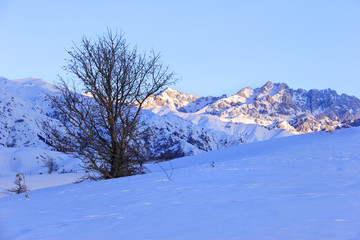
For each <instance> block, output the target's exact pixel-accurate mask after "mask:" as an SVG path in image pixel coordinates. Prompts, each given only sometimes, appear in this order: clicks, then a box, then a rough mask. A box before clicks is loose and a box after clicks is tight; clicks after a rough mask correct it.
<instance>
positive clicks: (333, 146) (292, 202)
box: [0, 128, 360, 240]
mask: <svg viewBox="0 0 360 240" xmlns="http://www.w3.org/2000/svg"><path fill="white" fill-rule="evenodd" d="M359 146H360V128H350V129H341V130H337V131H333V132H332V133H326V132H316V133H310V134H303V135H299V136H291V137H288V138H279V139H271V140H269V141H262V142H255V143H250V144H242V145H240V146H235V147H230V148H226V149H221V150H217V151H212V152H207V153H203V154H198V155H196V156H190V157H185V158H180V159H175V160H172V161H171V163H172V165H170V163H169V162H163V163H160V164H161V167H162V168H164V170H165V171H167V172H168V174H170V173H171V166H173V168H174V171H173V174H172V175H171V180H168V178H167V176H166V174H165V172H164V171H163V170H162V169H161V168H160V166H159V164H153V165H148V168H149V169H150V170H151V173H149V174H145V175H137V176H132V177H126V178H120V179H112V180H105V181H97V182H83V183H80V184H68V185H63V186H57V187H52V188H44V189H39V190H33V191H30V193H29V195H30V198H28V199H26V198H25V197H24V194H21V195H13V196H9V197H5V198H0V206H1V207H0V238H1V239H2V240H13V239H14V240H15V239H16V240H22V239H74V240H75V239H109V240H112V239H114V240H115V239H174V240H175V239H179V240H180V239H246V240H248V239H261V240H270V239H278V240H288V239H309V240H318V239H329V240H338V239H359V237H360V228H359V223H360V203H359V196H360V195H359V193H360V178H359V174H360V147H359ZM59 176H62V175H57V174H56V175H53V174H52V175H41V176H39V175H37V176H26V178H27V182H28V183H29V187H30V188H31V189H33V188H38V187H39V185H45V186H44V187H46V185H48V184H50V183H51V182H54V185H58V181H59ZM44 179H45V180H44ZM11 180H13V179H12V178H11ZM8 182H10V183H11V181H8ZM1 186H11V185H7V182H6V181H4V178H0V190H1Z"/></svg>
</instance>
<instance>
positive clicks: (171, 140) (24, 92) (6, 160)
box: [0, 77, 290, 175]
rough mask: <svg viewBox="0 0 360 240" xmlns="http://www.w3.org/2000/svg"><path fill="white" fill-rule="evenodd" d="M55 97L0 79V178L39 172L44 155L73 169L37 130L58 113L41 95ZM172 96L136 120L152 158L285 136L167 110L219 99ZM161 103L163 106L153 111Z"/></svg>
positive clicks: (35, 84)
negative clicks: (143, 127) (145, 131)
mask: <svg viewBox="0 0 360 240" xmlns="http://www.w3.org/2000/svg"><path fill="white" fill-rule="evenodd" d="M55 93H56V89H55V88H54V86H53V85H51V84H49V83H47V82H45V81H43V80H40V79H36V78H27V79H19V80H8V79H6V78H1V77H0V150H1V149H2V151H1V152H6V154H2V157H1V159H0V174H2V175H4V174H7V175H9V174H14V173H16V172H27V173H30V172H32V173H40V172H44V169H43V168H42V162H41V161H39V159H41V158H42V156H45V155H49V156H53V157H56V158H57V159H59V160H60V159H69V161H59V163H60V164H61V170H63V171H70V170H75V169H76V167H75V166H77V165H78V163H79V162H78V161H75V162H76V164H72V163H71V162H70V158H69V156H65V155H63V156H61V154H58V153H56V154H55V153H54V152H53V151H51V150H54V149H53V148H52V147H51V146H49V145H48V143H49V142H48V141H47V139H46V136H45V134H44V133H43V132H42V131H41V129H40V127H39V126H41V124H42V123H43V122H53V123H54V124H56V123H57V117H58V114H55V110H54V109H53V108H51V106H50V103H49V101H48V99H47V97H46V94H55ZM176 93H177V91H175V90H172V89H167V90H165V91H164V92H162V93H161V94H160V95H159V96H163V97H162V98H161V99H162V100H161V101H163V100H164V99H165V100H166V101H165V100H164V101H165V102H161V101H160V102H157V101H155V102H154V104H157V105H156V106H157V107H156V108H154V109H149V110H144V111H143V115H142V120H143V122H144V123H145V124H147V125H148V126H149V127H150V128H151V129H152V131H153V133H154V135H153V136H152V137H150V138H149V139H147V141H148V144H147V146H148V149H147V150H148V152H149V155H150V156H151V157H152V158H153V159H169V158H174V157H181V156H188V155H194V154H198V153H201V152H206V151H211V150H216V149H220V148H224V147H228V146H234V145H239V144H242V143H248V142H253V141H261V140H266V139H270V138H273V137H280V136H288V135H290V132H288V131H286V130H281V129H274V130H270V129H269V128H265V127H263V126H260V125H257V124H243V123H232V122H226V121H222V120H221V119H219V118H218V117H216V116H213V115H208V114H205V115H202V114H198V115H194V114H192V115H189V114H186V113H184V112H176V111H173V110H175V109H177V108H178V106H179V104H183V105H184V104H185V101H186V102H187V104H188V103H191V102H193V101H197V103H198V107H204V106H205V105H206V104H209V103H212V102H215V101H217V100H219V98H212V97H208V98H200V97H197V96H194V95H190V94H187V95H181V97H180V96H179V95H176ZM174 94H175V95H174ZM161 104H165V105H166V104H167V105H166V106H165V105H164V106H163V107H159V105H161ZM184 108H186V107H185V106H184ZM33 148H36V149H33ZM27 152H29V154H27ZM55 155H56V156H55ZM74 168H75V169H74Z"/></svg>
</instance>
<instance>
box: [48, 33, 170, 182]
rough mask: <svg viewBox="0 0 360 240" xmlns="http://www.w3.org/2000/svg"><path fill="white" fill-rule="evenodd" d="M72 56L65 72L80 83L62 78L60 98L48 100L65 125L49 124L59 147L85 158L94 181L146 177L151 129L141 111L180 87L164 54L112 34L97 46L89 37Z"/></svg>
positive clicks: (49, 131)
mask: <svg viewBox="0 0 360 240" xmlns="http://www.w3.org/2000/svg"><path fill="white" fill-rule="evenodd" d="M68 53H69V55H70V59H68V60H67V65H66V66H65V67H64V69H65V70H66V71H67V72H69V73H70V75H71V76H74V77H75V78H73V79H72V80H71V81H65V80H64V79H63V78H60V82H59V83H58V84H57V88H58V90H59V93H58V95H48V98H49V99H50V100H51V102H52V105H53V106H54V107H55V109H56V110H57V112H58V113H59V115H58V118H59V120H60V122H61V126H55V125H53V124H51V123H45V130H46V133H47V135H48V137H50V139H51V142H52V144H53V146H54V147H55V148H56V149H58V150H60V151H63V152H67V153H72V154H73V155H74V156H75V157H78V158H80V159H81V160H82V162H83V167H84V168H85V170H86V171H88V172H90V173H95V174H93V175H92V176H91V177H94V178H97V177H99V178H104V179H108V178H117V177H123V176H130V175H135V174H141V173H144V167H143V162H144V161H145V160H146V155H145V154H144V152H143V150H144V146H143V143H144V141H143V139H144V138H145V137H147V136H148V135H149V129H147V128H146V127H145V125H144V124H143V123H141V122H140V118H139V116H140V114H141V109H142V107H143V104H144V102H145V101H146V99H148V98H149V97H150V96H151V95H153V94H155V93H157V92H159V91H160V90H163V89H164V87H166V86H167V85H169V84H172V83H173V82H174V73H173V72H169V70H168V67H167V66H164V65H163V64H162V63H161V62H160V54H156V53H155V52H154V51H151V52H150V54H146V53H143V54H139V53H138V52H137V50H136V48H130V47H129V45H128V44H127V43H126V40H125V39H124V37H123V35H122V34H118V33H115V34H113V33H112V32H111V31H108V32H107V33H106V34H104V35H102V36H100V37H98V39H97V40H96V41H92V40H89V39H88V38H86V37H84V38H83V40H82V42H81V45H80V46H75V47H73V48H72V50H71V51H69V52H68ZM75 80H77V81H78V82H80V83H81V84H80V85H81V86H82V89H81V91H79V90H78V87H76V84H75ZM81 92H82V93H87V94H86V95H84V94H81Z"/></svg>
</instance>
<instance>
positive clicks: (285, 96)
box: [146, 82, 360, 134]
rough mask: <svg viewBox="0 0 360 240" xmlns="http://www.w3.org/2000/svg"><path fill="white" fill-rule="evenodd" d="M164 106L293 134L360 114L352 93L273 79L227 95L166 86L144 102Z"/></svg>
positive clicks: (328, 126)
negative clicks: (290, 84)
mask: <svg viewBox="0 0 360 240" xmlns="http://www.w3.org/2000/svg"><path fill="white" fill-rule="evenodd" d="M164 107H168V108H169V111H171V112H172V113H175V114H176V115H178V116H180V117H182V118H184V119H189V120H190V121H192V122H194V120H193V119H196V118H199V117H198V116H202V117H203V116H206V117H208V116H214V117H215V119H217V120H219V121H222V122H230V125H231V124H232V123H245V124H256V125H258V126H263V127H266V128H267V129H286V130H288V131H290V132H292V133H294V134H301V133H308V132H314V131H322V130H333V129H335V128H337V127H341V126H342V125H344V123H346V122H348V123H352V122H353V121H355V120H356V119H359V118H360V100H359V99H358V98H356V97H354V96H348V95H346V94H342V95H338V94H337V93H336V91H334V90H331V89H327V90H316V89H312V90H309V91H306V90H303V89H297V90H294V89H291V88H289V87H288V86H287V85H286V84H285V83H272V82H267V83H266V84H265V85H264V86H262V87H261V88H255V89H252V88H249V87H247V88H243V89H241V90H240V91H238V92H237V93H236V94H234V95H232V96H230V97H227V96H221V97H199V96H195V95H190V94H186V93H182V92H179V91H176V90H173V89H170V88H168V89H167V90H166V91H164V92H162V93H161V94H159V95H157V96H153V97H152V98H151V99H149V101H148V102H147V105H146V108H148V109H152V111H153V112H156V113H160V114H167V113H168V112H165V113H164V110H163V108H164ZM194 116H196V117H194ZM350 125H351V124H350ZM218 130H223V126H221V127H220V129H218Z"/></svg>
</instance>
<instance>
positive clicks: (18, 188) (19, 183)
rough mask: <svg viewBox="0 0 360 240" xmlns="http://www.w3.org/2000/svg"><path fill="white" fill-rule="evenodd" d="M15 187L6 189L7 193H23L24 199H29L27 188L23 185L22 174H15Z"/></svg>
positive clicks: (23, 176)
mask: <svg viewBox="0 0 360 240" xmlns="http://www.w3.org/2000/svg"><path fill="white" fill-rule="evenodd" d="M14 184H15V187H13V188H10V189H8V191H9V192H12V193H16V194H20V193H25V197H27V198H28V197H29V194H28V191H29V189H28V187H27V186H26V184H25V175H24V174H23V173H18V174H16V179H15V181H14Z"/></svg>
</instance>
